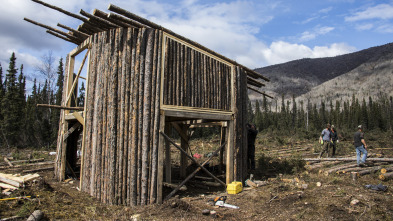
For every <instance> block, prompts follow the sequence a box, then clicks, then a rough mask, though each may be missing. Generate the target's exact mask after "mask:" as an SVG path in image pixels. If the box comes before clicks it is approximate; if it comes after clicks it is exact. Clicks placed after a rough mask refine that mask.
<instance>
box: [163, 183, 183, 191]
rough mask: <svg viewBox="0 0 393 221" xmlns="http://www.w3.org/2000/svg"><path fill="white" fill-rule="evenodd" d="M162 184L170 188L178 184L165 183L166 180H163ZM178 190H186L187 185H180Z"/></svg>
mask: <svg viewBox="0 0 393 221" xmlns="http://www.w3.org/2000/svg"><path fill="white" fill-rule="evenodd" d="M162 185H163V186H166V187H169V188H172V189H176V188H177V187H178V186H179V185H177V184H174V183H167V182H163V183H162ZM179 190H180V191H186V190H187V187H186V186H185V185H183V186H181V187H180V188H179Z"/></svg>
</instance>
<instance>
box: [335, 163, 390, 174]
mask: <svg viewBox="0 0 393 221" xmlns="http://www.w3.org/2000/svg"><path fill="white" fill-rule="evenodd" d="M384 164H387V162H380V163H376V164H374V166H381V165H384ZM367 168H369V167H353V168H347V169H344V170H339V171H337V172H336V173H337V174H341V173H349V172H357V171H362V170H365V169H367Z"/></svg>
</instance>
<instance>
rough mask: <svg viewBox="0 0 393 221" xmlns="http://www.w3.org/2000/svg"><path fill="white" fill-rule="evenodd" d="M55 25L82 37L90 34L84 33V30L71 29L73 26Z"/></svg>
mask: <svg viewBox="0 0 393 221" xmlns="http://www.w3.org/2000/svg"><path fill="white" fill-rule="evenodd" d="M57 26H59V27H60V28H64V29H66V30H68V31H71V32H73V33H74V34H76V35H79V36H81V37H83V38H84V39H86V38H88V37H90V35H88V34H86V33H84V32H81V31H78V30H75V29H73V28H70V27H68V26H66V25H63V24H60V23H57Z"/></svg>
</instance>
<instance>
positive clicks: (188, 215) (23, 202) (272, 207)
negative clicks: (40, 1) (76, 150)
mask: <svg viewBox="0 0 393 221" xmlns="http://www.w3.org/2000/svg"><path fill="white" fill-rule="evenodd" d="M258 142H259V143H266V141H263V140H259V141H258ZM292 143H293V146H286V147H284V146H274V148H273V146H270V147H269V148H268V147H263V148H258V146H257V150H258V152H257V156H258V157H257V162H259V165H257V171H255V177H256V179H263V180H265V179H267V178H269V177H280V176H281V179H282V180H285V179H288V180H290V179H295V180H299V182H300V181H301V184H307V185H303V186H302V185H299V183H297V182H289V183H288V182H284V181H282V180H281V181H280V179H276V180H273V181H269V182H268V184H267V185H265V186H261V187H258V188H249V187H247V188H245V189H244V190H243V191H242V192H241V193H239V194H236V195H228V194H227V193H226V191H225V190H224V189H222V188H217V189H214V190H206V189H198V188H189V190H188V191H186V192H183V193H181V194H180V195H177V196H175V197H174V198H172V199H170V200H169V201H167V202H164V203H163V204H162V205H148V206H144V207H127V206H111V205H105V204H102V203H100V202H99V201H98V200H97V199H95V198H93V197H91V196H90V195H89V194H87V193H84V192H80V191H78V189H77V187H78V180H73V181H71V182H61V183H59V182H57V181H56V180H55V179H54V176H53V171H46V172H39V174H40V175H41V178H40V179H38V180H37V181H35V182H32V183H30V184H29V185H27V186H26V187H25V188H24V189H19V190H17V191H15V192H13V193H12V194H11V196H5V195H1V198H8V197H15V196H36V198H33V199H19V200H9V201H2V202H0V217H1V218H6V217H12V216H16V215H18V216H20V217H22V218H21V220H24V219H25V218H26V217H27V216H28V215H30V214H31V213H32V212H33V211H34V210H37V209H39V210H42V211H43V212H44V214H45V219H47V220H53V219H68V220H132V219H136V220H211V219H212V217H211V216H210V215H209V216H205V215H203V214H202V211H203V210H206V209H207V210H214V211H215V212H216V215H215V216H216V218H215V219H217V220H393V200H392V199H393V189H392V186H393V181H386V182H382V184H383V185H387V186H389V188H388V190H387V191H386V192H378V191H373V190H369V189H366V188H365V187H364V186H365V185H366V184H378V183H380V182H381V181H379V180H378V178H377V175H378V174H369V175H365V176H362V177H359V179H358V180H357V181H356V182H355V181H353V180H352V179H351V177H350V175H349V174H340V175H336V174H334V175H330V176H324V175H321V174H318V173H315V172H313V173H306V172H305V171H304V170H303V169H301V167H302V165H304V162H301V161H299V157H293V156H292V158H289V159H288V157H283V156H277V155H276V156H273V155H272V154H269V153H268V152H269V151H270V150H273V149H288V148H292V149H294V148H296V147H305V146H310V148H309V149H308V150H306V151H303V152H301V153H298V152H296V153H297V154H298V155H297V156H299V155H301V154H310V153H311V154H312V153H313V152H315V150H314V149H313V148H312V147H313V145H314V143H307V142H306V141H301V142H298V141H293V142H292ZM342 145H343V146H342V147H343V148H344V147H346V146H345V144H342ZM204 146H205V147H206V146H209V145H204ZM212 146H213V147H216V145H212ZM213 147H212V148H210V149H208V148H206V150H205V151H203V152H206V153H208V152H209V151H210V150H211V149H213ZM348 148H349V145H348ZM262 149H263V150H262ZM378 151H379V150H378ZM194 152H195V151H194ZM199 152H200V151H199ZM370 152H373V151H372V150H371V151H370ZM293 153H295V152H293ZM339 153H340V154H348V153H351V154H354V151H352V152H350V149H348V150H346V149H342V150H341V152H339ZM378 153H379V152H378ZM19 154H20V152H19ZM383 154H384V156H385V157H392V156H393V152H392V151H389V150H386V149H384V150H383ZM261 157H263V158H261ZM20 158H23V157H20ZM288 166H289V167H291V168H290V169H288V168H287V169H285V167H288ZM294 168H295V169H294ZM2 172H3V171H2ZM5 172H7V171H5ZM10 172H11V173H16V172H17V171H10ZM279 174H282V175H279ZM317 182H320V183H321V186H317ZM165 191H166V192H168V191H170V189H166V190H165ZM165 191H164V192H165ZM216 196H227V201H226V203H229V204H233V205H236V206H239V207H240V209H230V208H219V207H215V206H212V205H211V204H210V203H209V199H214V198H215V197H216ZM354 199H357V200H358V201H359V203H357V204H356V205H351V201H352V200H354Z"/></svg>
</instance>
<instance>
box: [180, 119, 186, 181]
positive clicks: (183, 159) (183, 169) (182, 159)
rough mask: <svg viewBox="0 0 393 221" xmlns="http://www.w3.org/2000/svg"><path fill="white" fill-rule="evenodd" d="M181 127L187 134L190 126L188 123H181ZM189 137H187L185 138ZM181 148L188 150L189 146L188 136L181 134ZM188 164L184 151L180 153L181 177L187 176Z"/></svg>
mask: <svg viewBox="0 0 393 221" xmlns="http://www.w3.org/2000/svg"><path fill="white" fill-rule="evenodd" d="M181 129H182V132H183V134H187V130H188V126H187V125H184V124H183V125H181ZM185 138H187V139H185ZM180 145H181V148H182V149H183V150H184V151H185V152H187V147H188V137H184V136H181V143H180ZM187 165H188V159H187V157H186V155H185V154H184V153H181V155H180V177H181V178H183V179H184V178H185V177H186V176H187Z"/></svg>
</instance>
